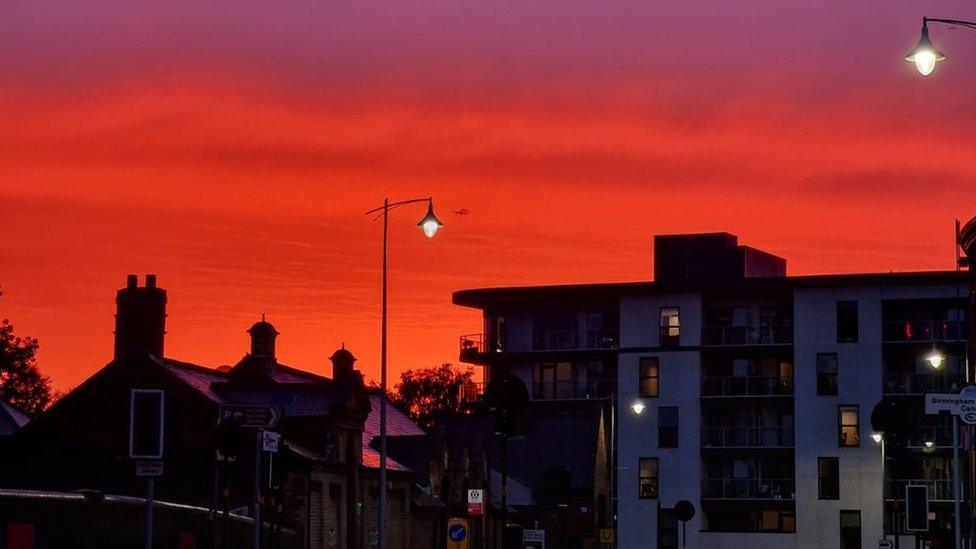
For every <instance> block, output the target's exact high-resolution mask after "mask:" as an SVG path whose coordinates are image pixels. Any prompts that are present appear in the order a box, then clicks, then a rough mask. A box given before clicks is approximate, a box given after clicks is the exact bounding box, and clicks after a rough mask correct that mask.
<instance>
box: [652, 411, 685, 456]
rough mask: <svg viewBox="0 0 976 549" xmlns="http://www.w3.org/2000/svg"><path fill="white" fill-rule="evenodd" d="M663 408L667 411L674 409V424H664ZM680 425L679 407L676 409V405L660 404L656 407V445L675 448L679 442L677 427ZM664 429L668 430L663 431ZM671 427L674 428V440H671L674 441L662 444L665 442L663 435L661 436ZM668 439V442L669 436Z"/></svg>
mask: <svg viewBox="0 0 976 549" xmlns="http://www.w3.org/2000/svg"><path fill="white" fill-rule="evenodd" d="M665 410H667V411H669V412H670V411H671V410H674V425H673V426H671V425H664V416H665V414H664V411H665ZM680 425H681V414H680V412H679V409H678V407H677V406H660V407H658V409H657V447H658V448H677V447H678V446H679V442H680V429H679V427H680ZM665 429H668V431H665ZM672 429H673V430H674V435H673V437H674V441H673V442H674V443H673V444H664V442H665V436H663V435H664V433H665V432H667V433H669V434H670V430H672ZM668 441H669V442H670V437H668Z"/></svg>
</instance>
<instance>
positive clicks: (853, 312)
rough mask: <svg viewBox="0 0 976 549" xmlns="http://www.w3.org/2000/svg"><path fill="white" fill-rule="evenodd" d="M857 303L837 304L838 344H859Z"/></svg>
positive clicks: (839, 302)
mask: <svg viewBox="0 0 976 549" xmlns="http://www.w3.org/2000/svg"><path fill="white" fill-rule="evenodd" d="M857 335H858V334H857V301H838V302H837V343H857Z"/></svg>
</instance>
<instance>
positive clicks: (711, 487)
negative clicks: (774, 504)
mask: <svg viewBox="0 0 976 549" xmlns="http://www.w3.org/2000/svg"><path fill="white" fill-rule="evenodd" d="M795 487H796V482H795V481H794V480H793V479H765V478H763V479H759V478H750V479H743V478H711V479H702V496H701V497H702V499H783V500H792V499H794V498H795V495H796V488H795Z"/></svg>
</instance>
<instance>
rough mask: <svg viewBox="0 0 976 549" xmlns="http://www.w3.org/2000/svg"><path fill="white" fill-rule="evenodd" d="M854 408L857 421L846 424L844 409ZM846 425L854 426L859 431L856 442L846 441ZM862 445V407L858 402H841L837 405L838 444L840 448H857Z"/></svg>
mask: <svg viewBox="0 0 976 549" xmlns="http://www.w3.org/2000/svg"><path fill="white" fill-rule="evenodd" d="M845 409H846V410H849V409H853V410H854V413H855V417H856V418H857V423H855V424H853V425H846V424H844V411H845ZM844 427H853V428H854V429H855V430H856V433H857V441H856V444H845V443H844ZM860 445H861V407H860V405H858V404H840V405H838V406H837V446H839V447H840V448H857V447H859V446H860Z"/></svg>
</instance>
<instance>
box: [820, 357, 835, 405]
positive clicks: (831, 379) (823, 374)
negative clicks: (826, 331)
mask: <svg viewBox="0 0 976 549" xmlns="http://www.w3.org/2000/svg"><path fill="white" fill-rule="evenodd" d="M817 394H818V395H836V394H837V354H836V353H819V354H818V355H817Z"/></svg>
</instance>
